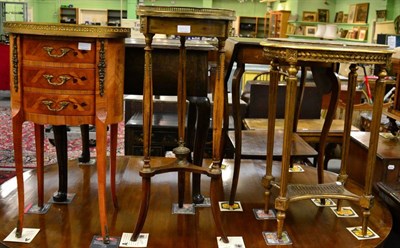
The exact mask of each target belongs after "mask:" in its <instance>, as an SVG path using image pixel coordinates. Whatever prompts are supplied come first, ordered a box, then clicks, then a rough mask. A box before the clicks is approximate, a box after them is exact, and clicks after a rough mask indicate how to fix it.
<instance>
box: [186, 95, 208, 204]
mask: <svg viewBox="0 0 400 248" xmlns="http://www.w3.org/2000/svg"><path fill="white" fill-rule="evenodd" d="M193 98H194V99H193ZM192 100H193V101H194V105H196V106H195V107H196V111H193V112H196V114H197V116H196V123H197V127H195V128H194V132H195V138H194V139H191V140H194V146H193V164H195V165H198V166H202V164H203V157H204V156H203V154H204V149H205V146H206V142H207V134H208V128H209V126H210V118H209V117H210V109H211V107H210V101H209V100H208V98H207V97H192ZM188 117H189V116H188ZM192 133H193V132H192ZM189 139H190V138H189V137H188V140H189ZM200 176H201V175H200V174H199V173H193V175H192V178H193V181H192V199H193V203H197V204H198V203H202V202H204V196H203V195H202V194H201V192H200Z"/></svg>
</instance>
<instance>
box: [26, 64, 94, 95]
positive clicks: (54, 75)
mask: <svg viewBox="0 0 400 248" xmlns="http://www.w3.org/2000/svg"><path fill="white" fill-rule="evenodd" d="M95 74H96V71H95V70H94V69H76V68H75V69H70V68H61V67H55V68H51V67H40V68H39V67H28V66H25V67H24V69H23V70H22V83H23V85H24V87H35V88H42V89H56V90H91V91H94V90H95V80H96V79H95Z"/></svg>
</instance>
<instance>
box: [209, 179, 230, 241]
mask: <svg viewBox="0 0 400 248" xmlns="http://www.w3.org/2000/svg"><path fill="white" fill-rule="evenodd" d="M220 180H221V177H213V178H211V186H210V201H211V211H212V214H213V217H214V222H215V227H216V228H217V233H218V234H219V235H220V236H221V239H222V241H223V242H224V243H229V240H228V236H226V234H225V231H224V228H223V226H222V221H221V213H220V210H219V206H218V204H219V203H218V192H219V190H218V185H219V181H220Z"/></svg>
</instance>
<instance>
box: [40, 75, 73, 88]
mask: <svg viewBox="0 0 400 248" xmlns="http://www.w3.org/2000/svg"><path fill="white" fill-rule="evenodd" d="M43 77H44V78H45V79H46V80H47V83H48V84H50V85H55V86H60V85H63V84H65V83H66V82H67V81H68V80H70V79H71V78H70V77H68V76H66V75H61V76H58V82H52V81H51V80H52V79H53V77H54V76H53V75H49V74H44V75H43Z"/></svg>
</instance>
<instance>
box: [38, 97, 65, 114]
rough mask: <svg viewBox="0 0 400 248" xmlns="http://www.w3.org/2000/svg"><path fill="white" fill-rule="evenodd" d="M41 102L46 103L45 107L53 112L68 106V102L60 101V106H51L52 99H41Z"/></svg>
mask: <svg viewBox="0 0 400 248" xmlns="http://www.w3.org/2000/svg"><path fill="white" fill-rule="evenodd" d="M42 103H43V104H44V105H46V107H47V109H48V110H50V111H53V112H59V111H61V110H63V109H64V108H65V107H67V106H68V104H69V102H64V101H63V102H60V107H59V108H52V107H51V105H53V103H54V102H53V101H51V100H43V101H42Z"/></svg>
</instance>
